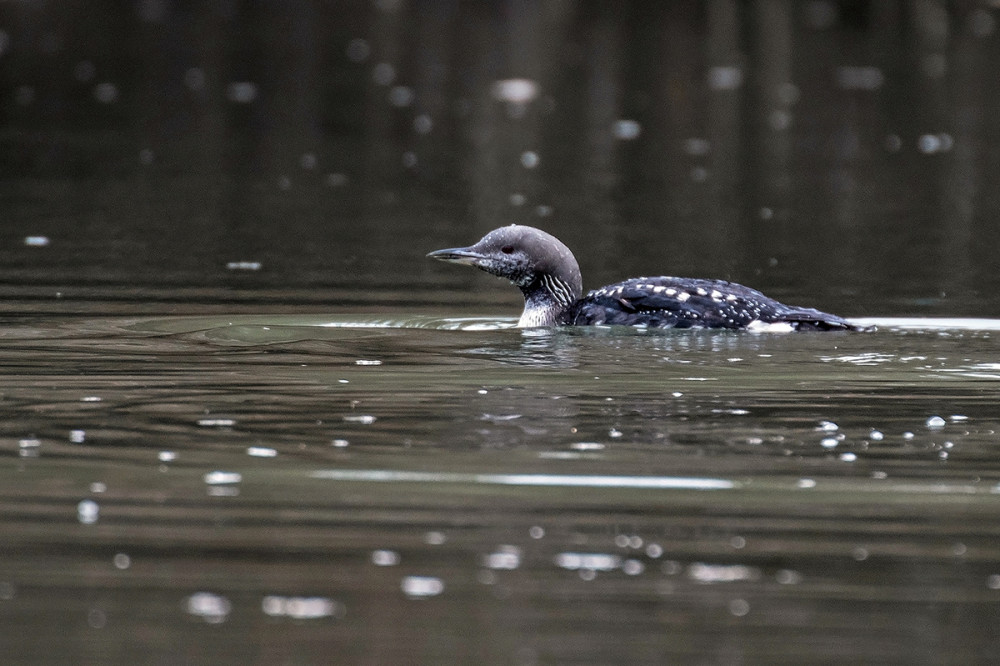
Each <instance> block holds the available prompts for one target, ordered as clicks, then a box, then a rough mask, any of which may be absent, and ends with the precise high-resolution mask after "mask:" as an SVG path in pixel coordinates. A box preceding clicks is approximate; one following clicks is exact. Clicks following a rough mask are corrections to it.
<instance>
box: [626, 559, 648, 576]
mask: <svg viewBox="0 0 1000 666" xmlns="http://www.w3.org/2000/svg"><path fill="white" fill-rule="evenodd" d="M645 570H646V565H645V564H643V563H642V562H641V561H639V560H631V559H630V560H625V561H624V562H622V572H624V573H625V575H626V576H638V575H639V574H641V573H642V572H643V571H645Z"/></svg>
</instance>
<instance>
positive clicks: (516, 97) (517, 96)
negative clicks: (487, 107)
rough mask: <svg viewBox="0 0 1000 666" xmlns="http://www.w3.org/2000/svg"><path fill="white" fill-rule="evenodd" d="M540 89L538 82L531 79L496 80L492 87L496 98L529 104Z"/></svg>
mask: <svg viewBox="0 0 1000 666" xmlns="http://www.w3.org/2000/svg"><path fill="white" fill-rule="evenodd" d="M540 91H541V88H540V86H539V85H538V83H537V82H535V81H533V80H531V79H501V80H499V81H494V82H493V86H492V88H491V93H492V95H493V98H494V99H496V100H497V101H501V102H508V103H511V104H528V103H530V102H532V101H534V100H535V99H536V98H537V97H538V94H539V92H540Z"/></svg>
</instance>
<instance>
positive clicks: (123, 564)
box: [111, 553, 132, 571]
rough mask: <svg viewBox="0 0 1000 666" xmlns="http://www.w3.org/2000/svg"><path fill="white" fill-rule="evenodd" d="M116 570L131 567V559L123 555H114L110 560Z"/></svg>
mask: <svg viewBox="0 0 1000 666" xmlns="http://www.w3.org/2000/svg"><path fill="white" fill-rule="evenodd" d="M111 561H112V562H113V563H114V565H115V568H116V569H121V570H123V571H124V570H125V569H128V568H129V567H130V566H132V558H131V557H129V556H128V555H126V554H125V553H115V556H114V557H113V558H112V560H111Z"/></svg>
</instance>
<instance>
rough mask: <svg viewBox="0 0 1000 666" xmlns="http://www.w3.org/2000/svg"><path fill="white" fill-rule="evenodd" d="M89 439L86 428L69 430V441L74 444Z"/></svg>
mask: <svg viewBox="0 0 1000 666" xmlns="http://www.w3.org/2000/svg"><path fill="white" fill-rule="evenodd" d="M86 439H87V431H86V430H70V431H69V441H71V442H73V443H74V444H83V442H84V440H86Z"/></svg>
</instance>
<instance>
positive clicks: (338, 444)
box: [330, 439, 350, 449]
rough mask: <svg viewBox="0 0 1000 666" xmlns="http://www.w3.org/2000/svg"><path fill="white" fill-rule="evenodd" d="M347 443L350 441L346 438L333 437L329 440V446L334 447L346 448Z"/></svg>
mask: <svg viewBox="0 0 1000 666" xmlns="http://www.w3.org/2000/svg"><path fill="white" fill-rule="evenodd" d="M349 445H350V442H348V441H347V440H346V439H335V440H333V441H332V442H330V446H332V447H334V448H336V449H344V448H347V446H349Z"/></svg>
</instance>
